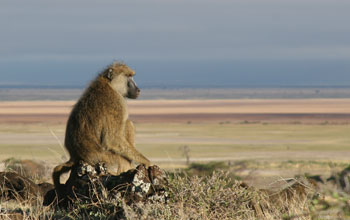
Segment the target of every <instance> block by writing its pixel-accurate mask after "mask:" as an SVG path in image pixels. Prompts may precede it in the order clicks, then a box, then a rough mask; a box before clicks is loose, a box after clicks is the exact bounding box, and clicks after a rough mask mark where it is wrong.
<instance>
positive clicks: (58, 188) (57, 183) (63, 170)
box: [52, 160, 74, 196]
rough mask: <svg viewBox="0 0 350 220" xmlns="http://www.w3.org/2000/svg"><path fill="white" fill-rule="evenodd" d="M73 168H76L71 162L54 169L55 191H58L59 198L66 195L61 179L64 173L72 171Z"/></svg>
mask: <svg viewBox="0 0 350 220" xmlns="http://www.w3.org/2000/svg"><path fill="white" fill-rule="evenodd" d="M73 166H74V162H73V161H71V160H69V161H67V162H65V163H62V164H60V165H58V166H56V167H55V168H54V169H53V173H52V180H53V183H54V185H55V189H56V191H57V193H58V194H59V196H62V195H63V193H64V187H63V184H61V182H60V177H61V175H62V174H63V173H67V172H68V171H70V170H71V169H72V167H73Z"/></svg>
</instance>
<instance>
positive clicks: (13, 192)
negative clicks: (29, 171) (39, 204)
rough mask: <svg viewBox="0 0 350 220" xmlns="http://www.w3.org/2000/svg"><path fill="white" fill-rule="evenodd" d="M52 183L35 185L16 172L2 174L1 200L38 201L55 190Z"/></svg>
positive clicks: (0, 174) (0, 179) (0, 180)
mask: <svg viewBox="0 0 350 220" xmlns="http://www.w3.org/2000/svg"><path fill="white" fill-rule="evenodd" d="M53 188H54V187H53V185H52V184H50V183H41V184H35V183H34V182H33V181H32V180H30V179H28V178H26V177H24V176H22V175H20V174H18V173H15V172H0V200H1V201H8V200H16V201H24V200H26V201H33V202H35V201H37V200H38V199H40V198H42V197H43V196H44V195H45V194H46V193H47V192H48V191H50V190H51V189H53Z"/></svg>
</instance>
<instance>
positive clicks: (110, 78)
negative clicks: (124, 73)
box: [106, 69, 113, 81]
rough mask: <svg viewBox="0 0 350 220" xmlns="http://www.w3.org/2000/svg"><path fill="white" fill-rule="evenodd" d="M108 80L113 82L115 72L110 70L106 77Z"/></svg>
mask: <svg viewBox="0 0 350 220" xmlns="http://www.w3.org/2000/svg"><path fill="white" fill-rule="evenodd" d="M106 77H107V79H109V80H111V81H112V79H113V70H112V69H109V70H108V72H107V75H106Z"/></svg>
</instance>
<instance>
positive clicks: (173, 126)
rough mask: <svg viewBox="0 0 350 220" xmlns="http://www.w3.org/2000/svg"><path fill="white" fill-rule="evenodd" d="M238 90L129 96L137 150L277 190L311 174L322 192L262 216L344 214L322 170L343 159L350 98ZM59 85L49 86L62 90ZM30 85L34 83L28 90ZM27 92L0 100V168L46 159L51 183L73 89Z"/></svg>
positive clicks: (349, 158) (348, 150)
mask: <svg viewBox="0 0 350 220" xmlns="http://www.w3.org/2000/svg"><path fill="white" fill-rule="evenodd" d="M242 91H243V92H242ZM242 91H241V90H240V91H232V90H229V91H227V92H226V93H225V91H224V90H215V91H214V92H212V93H211V94H214V95H212V96H208V97H209V98H208V97H198V96H195V95H194V96H193V97H192V98H188V96H184V94H183V91H181V90H179V91H172V92H169V94H170V95H171V97H170V98H168V99H167V97H159V99H154V98H153V99H147V98H146V99H141V100H129V101H128V106H129V115H130V118H131V119H132V120H133V121H134V124H135V127H136V147H137V149H138V150H139V151H140V152H142V153H143V154H144V155H145V156H146V157H148V158H149V159H150V160H151V161H152V163H153V164H157V165H158V166H160V167H161V168H162V169H165V170H167V171H168V172H170V173H181V172H184V171H186V172H187V175H199V176H201V178H210V177H204V176H211V177H212V175H218V174H217V173H216V174H215V172H226V173H228V175H229V176H230V177H231V178H233V179H235V180H238V181H242V182H244V183H245V184H247V185H248V186H250V187H254V188H255V189H257V190H263V191H264V190H265V191H266V190H271V191H274V192H277V191H278V190H277V189H280V188H281V187H284V185H286V184H288V183H289V182H290V180H295V181H296V182H298V181H299V180H300V182H302V180H303V181H304V179H306V180H307V181H308V180H309V179H308V177H316V176H317V177H318V178H320V179H321V180H322V182H323V183H320V182H317V183H314V182H312V183H313V184H311V185H312V186H315V187H308V190H309V191H308V192H309V193H308V194H309V195H311V194H313V193H315V192H316V191H317V193H318V194H322V196H320V197H318V198H317V199H316V198H315V197H312V198H309V199H305V200H303V201H302V202H303V208H301V210H297V207H294V206H296V204H298V203H300V201H299V202H296V204H294V206H293V210H292V209H290V210H288V211H285V212H283V211H279V212H278V214H276V213H275V217H274V215H273V214H271V213H272V212H271V213H270V215H268V214H266V213H265V217H266V219H283V218H284V219H349V217H348V216H349V213H350V200H349V198H350V195H349V194H348V193H347V192H346V189H344V187H343V188H342V187H341V184H340V182H341V180H336V181H334V184H331V183H330V181H327V178H329V177H331V176H333V177H334V176H336V177H337V176H339V175H340V173H341V171H344V170H346V168H347V167H348V166H349V162H350V96H348V97H349V98H347V95H346V94H345V95H343V96H342V97H340V98H334V97H332V96H330V97H327V96H326V97H322V96H321V95H320V91H319V90H315V89H312V90H310V91H311V92H310V94H312V95H315V97H313V96H311V97H310V96H307V94H308V93H307V92H304V93H298V92H295V90H289V94H292V95H293V94H294V93H295V94H297V96H294V95H293V97H291V98H290V97H289V98H288V97H287V98H284V97H282V96H280V94H281V93H280V92H279V91H275V93H273V91H271V90H266V91H265V95H264V94H261V93H257V92H256V91H255V93H251V94H250V93H249V92H247V91H248V90H247V91H246V93H249V94H250V95H251V96H250V97H248V98H246V96H242V97H236V96H234V95H233V93H234V92H241V93H244V90H242ZM257 91H258V90H257ZM12 92H13V93H20V92H21V91H20V90H18V89H17V90H13V91H12ZM59 92H60V91H59V90H58V91H49V92H47V93H48V94H51V93H52V94H57V97H59ZM196 92H198V91H196V90H193V91H192V93H193V94H196ZM9 93H10V92H9V90H6V91H2V94H9ZM37 93H39V92H38V90H33V91H32V94H33V96H32V97H34V95H35V94H37ZM66 93H67V91H65V93H64V94H66ZM73 93H74V92H72V94H73ZM153 93H155V91H153V90H149V91H148V93H147V92H146V95H147V94H153ZM230 93H232V95H231V94H230ZM246 93H244V94H246ZM321 93H322V91H321ZM74 94H75V93H74ZM186 94H189V93H188V92H187V93H186ZM215 94H225V96H221V95H220V96H221V97H225V98H224V99H220V97H218V96H217V95H215ZM236 94H237V93H236ZM271 94H273V95H271ZM284 94H286V93H284ZM300 94H301V95H300ZM305 94H306V95H305ZM0 95H1V92H0ZM27 96H28V97H30V95H28V93H27ZM0 97H1V96H0ZM28 97H24V98H23V99H22V100H14V99H3V101H0V160H1V161H2V162H1V163H0V171H4V170H9V169H10V166H9V164H10V161H23V160H31V161H34V162H36V163H39V164H44V165H45V167H46V169H47V172H46V174H45V175H43V176H42V177H41V178H42V179H44V180H46V181H48V182H50V181H51V179H50V172H51V170H52V168H53V167H54V166H55V165H57V164H58V163H61V162H63V161H66V160H67V159H68V158H69V156H68V154H67V153H66V151H65V149H64V146H63V143H64V133H65V124H66V121H67V118H68V116H69V113H70V110H71V108H72V106H73V105H74V103H75V101H76V99H75V98H76V96H74V95H71V96H70V95H67V99H65V100H60V99H59V98H57V99H55V98H52V97H55V96H54V95H53V96H52V97H50V99H47V98H45V99H44V100H43V99H40V97H39V98H38V97H36V96H35V98H33V99H31V98H28ZM71 97H73V98H72V99H69V98H71ZM146 97H147V96H146ZM213 172H214V174H213ZM219 179H220V178H219ZM301 179H302V180H301ZM349 180H350V179H347V181H349ZM337 181H338V182H337ZM300 182H298V183H300ZM309 182H310V181H309ZM337 183H338V184H337ZM321 184H322V185H321ZM347 184H349V182H348V183H347ZM304 185H307V184H304ZM276 190H277V191H276ZM290 206H292V205H290ZM0 207H1V205H0ZM305 207H306V208H305ZM281 210H282V208H281ZM281 213H282V214H281ZM207 216H209V215H207ZM208 218H209V219H210V218H211V217H210V216H209V217H208ZM260 218H262V217H261V216H260V217H251V219H260ZM180 219H181V218H180ZM185 219H186V218H185ZM237 219H239V217H237ZM243 219H244V218H243Z"/></svg>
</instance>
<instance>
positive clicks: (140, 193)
mask: <svg viewBox="0 0 350 220" xmlns="http://www.w3.org/2000/svg"><path fill="white" fill-rule="evenodd" d="M167 184H168V182H167V176H166V174H165V172H164V171H162V170H161V169H160V168H159V167H158V166H151V167H148V168H146V167H145V166H144V165H139V166H138V167H136V169H131V170H129V171H127V172H124V173H122V174H120V175H112V174H110V173H108V171H107V169H106V168H105V166H104V165H103V164H97V165H95V166H91V165H89V164H86V163H83V162H81V163H80V164H79V165H78V166H76V167H74V168H73V169H72V172H71V174H70V177H69V179H68V180H67V182H66V183H65V186H64V187H65V192H66V194H65V195H60V198H59V199H58V201H59V206H61V207H68V206H70V205H71V204H73V203H74V202H75V201H80V202H83V203H84V202H87V203H89V202H96V201H98V200H99V201H100V200H101V198H102V199H105V200H106V201H107V200H108V201H109V202H110V201H113V202H114V203H116V204H118V203H120V202H125V203H126V204H127V205H131V204H134V203H139V202H164V203H165V202H166V201H167V198H168V196H167V193H166V186H167ZM55 195H56V193H55V191H54V190H51V191H49V192H48V193H47V194H46V196H45V202H44V204H45V205H48V204H52V203H53V202H54V201H57V198H56V196H55Z"/></svg>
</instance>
